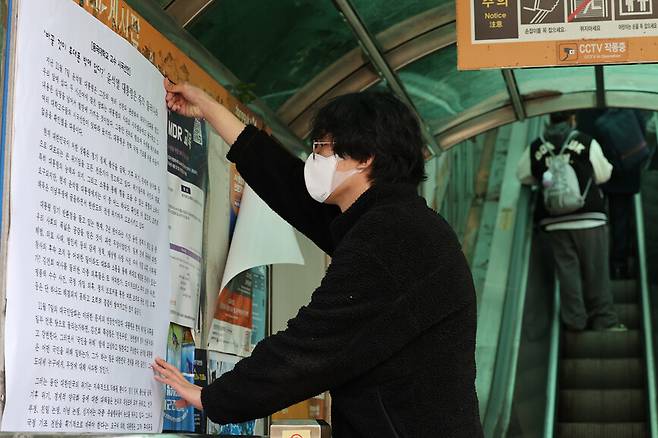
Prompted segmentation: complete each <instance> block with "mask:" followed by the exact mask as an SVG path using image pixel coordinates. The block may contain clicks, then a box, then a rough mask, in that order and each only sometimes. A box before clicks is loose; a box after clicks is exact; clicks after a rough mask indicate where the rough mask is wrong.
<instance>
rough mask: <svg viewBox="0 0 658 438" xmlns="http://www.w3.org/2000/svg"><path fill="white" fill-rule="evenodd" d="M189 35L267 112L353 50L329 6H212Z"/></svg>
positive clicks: (228, 0)
mask: <svg viewBox="0 0 658 438" xmlns="http://www.w3.org/2000/svg"><path fill="white" fill-rule="evenodd" d="M189 30H190V32H191V33H192V35H194V36H195V37H196V38H197V39H198V40H199V41H200V42H201V44H203V45H204V46H205V47H206V48H207V49H208V50H209V51H210V52H211V53H212V54H213V55H214V56H215V57H217V59H219V60H220V61H221V62H222V63H223V64H224V65H225V66H226V67H228V69H229V70H231V71H232V72H233V73H234V74H235V75H236V76H237V77H238V78H239V79H240V80H241V81H243V82H244V83H245V84H247V86H248V87H251V90H252V91H253V92H254V93H255V94H256V95H257V96H258V97H260V98H261V99H263V100H264V101H265V102H266V103H268V104H269V105H270V106H271V107H272V108H273V109H277V108H278V107H280V106H281V105H282V104H283V103H284V102H285V101H286V100H287V99H288V98H289V97H290V96H292V95H293V94H295V92H297V90H298V89H299V88H301V87H302V86H304V85H305V84H306V83H307V82H308V81H309V80H311V79H312V78H313V77H315V75H317V74H318V73H320V72H321V71H322V70H324V69H325V68H327V67H328V66H329V65H331V64H332V63H333V62H334V61H336V60H337V59H338V58H340V57H341V56H343V55H344V54H346V53H347V52H348V51H349V50H351V49H353V48H355V47H356V46H357V41H356V39H355V38H354V36H353V34H352V31H351V30H350V28H349V27H348V26H346V25H345V23H344V22H343V20H342V17H341V16H340V14H339V13H338V11H337V10H336V8H335V7H334V6H333V4H332V3H331V2H330V1H316V0H291V1H259V2H244V1H242V0H221V1H216V2H214V3H213V4H212V5H211V6H210V7H209V8H208V9H207V10H206V11H205V12H204V13H203V14H202V15H201V17H199V19H198V20H196V21H195V22H194V23H193V24H192V25H191V26H190V28H189Z"/></svg>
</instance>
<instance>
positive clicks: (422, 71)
mask: <svg viewBox="0 0 658 438" xmlns="http://www.w3.org/2000/svg"><path fill="white" fill-rule="evenodd" d="M398 73H399V75H400V79H401V80H402V82H403V83H404V85H405V88H406V90H407V92H408V94H409V96H410V97H411V99H412V100H413V102H414V104H415V105H416V108H417V109H418V111H419V112H420V114H421V116H422V117H423V118H424V119H425V120H426V121H427V123H428V124H429V125H430V127H431V128H433V129H437V128H440V126H441V124H443V123H445V122H446V121H448V120H450V119H452V118H455V117H456V116H457V115H459V114H460V113H462V112H464V111H467V110H468V109H469V108H472V107H473V106H476V105H479V104H482V105H486V106H487V107H488V108H497V107H501V106H503V105H505V104H506V103H507V102H508V100H509V95H508V93H507V88H506V87H505V81H504V80H503V76H502V75H501V73H500V71H499V70H480V71H477V70H476V71H458V70H457V47H456V46H455V45H454V44H453V45H451V46H448V47H446V48H445V49H443V50H440V51H438V52H435V53H433V54H431V55H429V56H427V57H425V58H422V59H420V60H418V61H416V62H414V63H413V64H410V65H408V66H406V67H404V68H403V69H401V70H400V71H399V72H398Z"/></svg>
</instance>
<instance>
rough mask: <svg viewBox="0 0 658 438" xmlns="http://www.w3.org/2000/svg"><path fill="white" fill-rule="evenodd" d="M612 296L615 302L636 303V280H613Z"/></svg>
mask: <svg viewBox="0 0 658 438" xmlns="http://www.w3.org/2000/svg"><path fill="white" fill-rule="evenodd" d="M611 287H612V296H613V299H614V302H615V303H637V302H638V293H637V281H635V280H615V281H613V282H612V284H611Z"/></svg>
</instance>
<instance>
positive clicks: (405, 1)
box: [352, 0, 454, 34]
mask: <svg viewBox="0 0 658 438" xmlns="http://www.w3.org/2000/svg"><path fill="white" fill-rule="evenodd" d="M352 3H353V4H354V7H355V8H356V10H357V11H358V12H359V15H360V16H361V18H362V19H363V21H364V22H365V24H366V26H368V29H369V30H370V32H372V33H373V34H377V33H379V32H381V31H383V30H386V29H388V28H389V27H391V26H393V25H394V24H396V23H399V22H400V21H403V20H406V19H407V18H410V17H413V16H414V15H418V14H420V13H422V12H425V11H427V10H429V9H432V8H435V7H437V6H442V5H445V4H454V1H453V0H396V1H390V0H352Z"/></svg>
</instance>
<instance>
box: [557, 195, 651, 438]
mask: <svg viewBox="0 0 658 438" xmlns="http://www.w3.org/2000/svg"><path fill="white" fill-rule="evenodd" d="M635 208H636V231H637V246H638V248H637V251H638V258H637V259H638V261H639V269H638V272H637V278H636V279H633V280H624V281H613V282H612V291H613V296H614V302H615V308H616V310H617V313H618V315H619V319H620V322H621V323H623V324H625V325H626V326H627V327H628V330H627V331H623V332H619V331H585V332H580V333H577V332H567V331H563V332H562V333H561V335H559V340H560V343H559V347H558V348H557V351H559V361H556V362H557V363H554V364H553V367H556V368H557V372H556V373H554V375H556V376H557V384H556V385H555V387H556V391H555V393H556V394H555V399H554V400H552V401H549V403H554V405H555V408H556V410H555V415H554V421H555V427H554V431H555V436H557V437H560V438H584V437H600V438H613V437H614V438H644V437H649V436H651V434H652V432H653V433H656V432H658V431H657V430H656V381H655V370H654V361H653V340H652V328H651V317H650V308H649V294H648V285H647V282H646V278H647V276H646V263H645V249H644V224H643V221H642V205H641V200H640V197H639V195H638V196H636V198H635ZM557 324H559V322H557ZM554 333H559V330H554ZM554 361H555V359H554ZM549 387H550V382H549ZM551 420H552V419H551V418H546V421H547V422H550V421H551ZM551 435H552V434H545V437H547V436H551Z"/></svg>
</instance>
